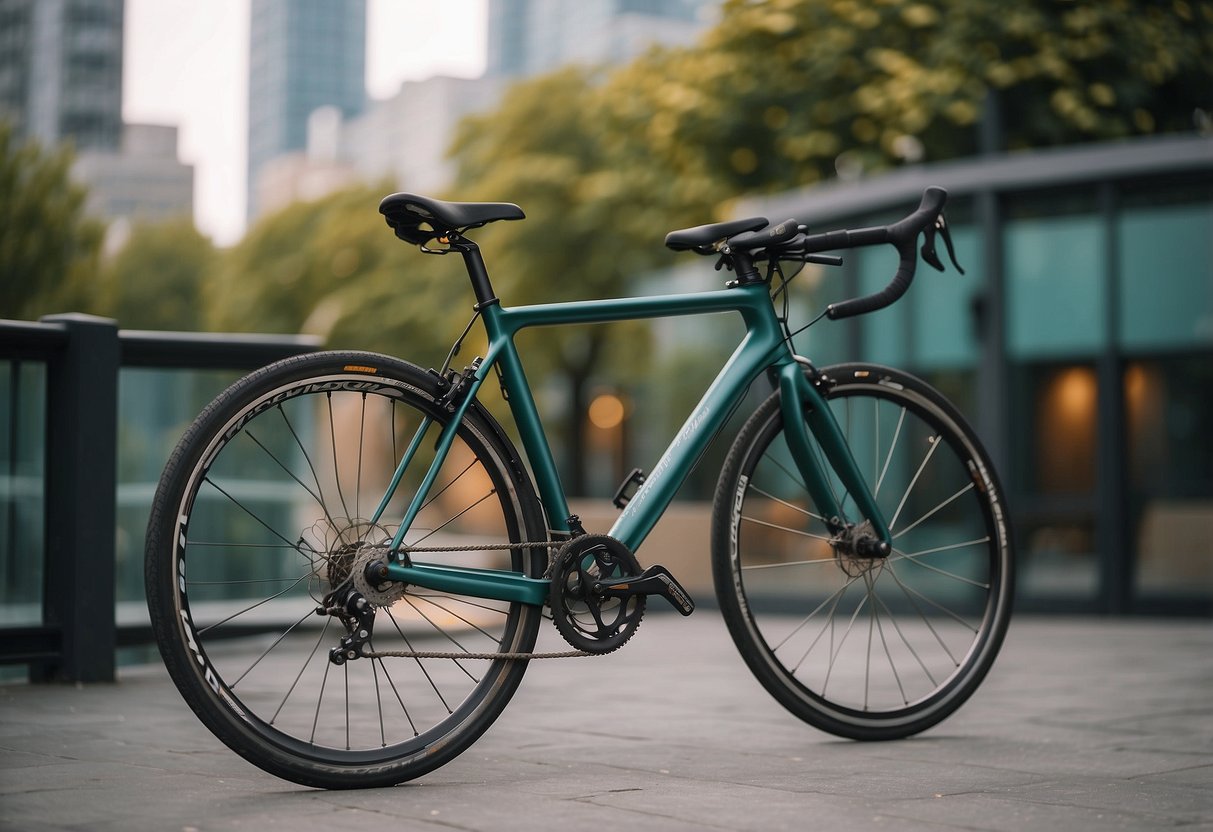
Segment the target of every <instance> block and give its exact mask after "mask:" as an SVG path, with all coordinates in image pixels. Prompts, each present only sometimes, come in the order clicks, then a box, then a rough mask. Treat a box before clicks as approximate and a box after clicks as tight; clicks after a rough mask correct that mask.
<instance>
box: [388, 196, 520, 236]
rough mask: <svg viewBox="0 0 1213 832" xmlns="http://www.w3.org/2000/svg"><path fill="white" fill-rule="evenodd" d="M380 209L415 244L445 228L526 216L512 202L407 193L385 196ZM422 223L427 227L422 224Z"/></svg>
mask: <svg viewBox="0 0 1213 832" xmlns="http://www.w3.org/2000/svg"><path fill="white" fill-rule="evenodd" d="M379 213H381V214H383V216H384V218H385V219H386V220H387V224H388V225H389V226H391V228H392V230H393V231H395V232H396V236H397V237H399V238H400V239H402V240H406V241H408V242H410V243H413V244H415V245H423V244H425V243H426V242H428V241H429V240H431V239H433V238H434V237H435V236H437V235H438V234H439V233H441V232H443V231H453V230H456V229H458V230H466V229H468V228H478V227H480V226H482V225H485V224H486V223H490V222H494V221H496V220H521V219H525V218H526V214H524V213H522V209H521V208H519V207H518V206H517V205H514V204H513V203H510V202H444V201H442V200H440V199H431V198H430V197H428V196H420V195H418V194H407V193H399V194H392V195H391V196H386V197H384V198H383V201H382V202H380V203H379ZM423 225H425V226H428V228H422V227H421V226H423Z"/></svg>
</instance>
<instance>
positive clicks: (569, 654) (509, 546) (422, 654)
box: [362, 540, 599, 661]
mask: <svg viewBox="0 0 1213 832" xmlns="http://www.w3.org/2000/svg"><path fill="white" fill-rule="evenodd" d="M564 543H565V541H562V540H545V541H538V542H536V541H531V542H525V543H482V544H480V545H479V546H406V547H405V551H406V552H409V553H412V552H470V551H486V552H487V551H509V550H513V549H536V548H544V549H557V548H559V547H561V546H563V545H564ZM376 548H380V549H386V548H388V547H387V546H377V547H376ZM554 565H555V561H554V560H552V559H551V558H549V559H548V566H547V569H546V570H545V572H544V577H545V578H551V577H552V574H551V573H552V567H553V566H554ZM594 655H599V654H596V653H587V652H586V651H584V650H566V651H564V652H561V653H456V652H454V651H442V650H383V651H379V650H375V651H371V652H365V653H363V654H362V656H363V658H367V659H485V660H488V661H492V660H493V659H505V660H506V661H530V660H531V659H573V658H581V657H583V656H594Z"/></svg>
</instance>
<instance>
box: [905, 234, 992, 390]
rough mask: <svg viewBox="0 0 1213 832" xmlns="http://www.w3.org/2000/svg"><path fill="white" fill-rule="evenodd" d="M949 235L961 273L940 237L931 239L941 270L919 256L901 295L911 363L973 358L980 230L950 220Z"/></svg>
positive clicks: (946, 365)
mask: <svg viewBox="0 0 1213 832" xmlns="http://www.w3.org/2000/svg"><path fill="white" fill-rule="evenodd" d="M952 241H953V242H954V243H955V245H956V259H957V260H958V261H959V262H960V265H961V267H962V268H964V270H965V273H964V274H963V275H962V274H960V273H959V272H957V271H956V270H955V268H953V266H952V264H951V263H950V262H949V261H948V255H947V251H945V249H944V244H943V240H941V239H940V240H937V242H936V246H935V248H936V251H937V253H938V254H939V258H940V260H941V261H942V262H943V264H944V268H945V269H946V270H945V271H944V273H943V274H940V273H939V272H937V271H935V269H933V268H931V267H930V266H928V265H926V264H925V263H923V262H921V261H920V263H919V266H918V272H917V274H916V276H915V278H914V284H913V285H912V286H911V287H910V291H909V293H908V294H907V295H906V300H907V301H908V302H909V307H910V311H911V315H912V320H913V327H914V330H913V338H914V342H913V344H914V355H913V361H914V366H915V367H916V368H920V369H923V370H925V369H927V368H930V369H955V368H963V367H972V366H973V365H975V364H976V363H977V354H978V344H977V341H976V338H975V336H976V334H977V333H976V332H975V331H974V327H973V297H974V296H975V295H976V294H977V293H978V291H979V290H980V289H981V286H982V284H983V283H984V281H985V275H983V274H982V272H981V235H980V234H979V233H978V231H977V229H976V228H974V227H973V226H953V227H952Z"/></svg>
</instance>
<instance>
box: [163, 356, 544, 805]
mask: <svg viewBox="0 0 1213 832" xmlns="http://www.w3.org/2000/svg"><path fill="white" fill-rule="evenodd" d="M334 360H335V359H334V357H333V356H332V354H322V355H317V356H314V357H307V358H301V359H298V360H295V361H292V362H291V363H290V364H289V365H284V367H283V368H282V369H281V370H269V371H265V372H261V373H258V374H256V375H253V376H249V377H247V378H246V379H244V380H242V381H240V382H237V384H236V385H235V386H234V387H232V388H231V389H230V390H229V392H228V393H226V394H225V395H226V396H227V397H228V398H227V400H228V401H229V402H230V404H231V408H234V410H232V409H230V408H229V409H227V410H222V411H218V410H214V409H212V411H211V412H214V413H224V414H227V415H224V416H223V418H222V419H220V418H219V417H218V416H211V417H208V416H204V417H203V420H202V421H200V422H199V424H200V425H201V427H199V428H197V429H195V430H194V431H193V432H192V433H191V434H190V438H189V439H187V442H192V443H193V444H192V445H189V446H188V450H187V452H185V453H183V454H179V455H178V459H180V460H182V461H180V462H177V463H174V464H176V465H177V468H176V469H173V468H171V467H170V469H169V471H168V472H167V476H169V477H171V478H172V480H171V483H170V487H172V488H177V489H179V490H178V491H176V492H175V493H177V494H181V493H182V491H181V490H180V489H181V488H182V487H184V489H185V491H184V497H174V498H172V499H174V500H177V501H180V502H178V503H177V505H173V506H171V507H169V506H167V505H166V504H165V499H164V498H163V497H160V496H158V497H157V499H158V500H159V501H160V503H159V506H158V508H157V511H158V512H159V513H158V515H157V516H158V517H162V518H164V519H163V522H162V523H161V525H160V526H159V527H157V530H156V533H155V534H149V547H153V548H154V551H149V555H148V557H149V562H153V561H155V563H157V564H158V565H159V570H160V571H159V573H158V574H157V573H155V572H154V570H153V569H152V568H151V567H149V574H153V578H154V583H155V584H156V588H155V590H154V591H155V592H156V593H157V596H158V597H159V598H160V599H162V601H161V603H162V605H164V606H165V607H166V608H167V609H166V611H165V612H166V613H168V614H165V613H157V612H155V611H154V612H153V616H154V620H153V624H154V626H155V627H156V629H157V635H158V637H160V638H161V639H162V640H163V639H172V640H175V646H174V649H175V650H177V651H178V652H181V651H184V653H183V655H184V656H185V658H186V661H185V662H184V663H179V664H181V666H182V667H186V666H188V665H189V664H191V663H192V661H193V659H192V657H193V656H203V657H205V660H206V664H205V666H204V672H205V673H206V678H205V679H199V678H195V677H196V676H197V674H196V673H194V672H193V671H192V670H190V671H189V672H176V673H174V677H175V680H176V681H178V682H179V683H180V684H181V686H182V689H183V691H185V692H186V693H187V695H189V696H192V697H194V698H205V699H207V702H206V703H204V704H203V706H202V707H203V708H204V709H205V710H206V711H208V713H204V714H202V715H203V717H204V720H210V721H214V719H220V717H218V716H217V714H216V713H215V712H217V711H224V712H225V713H226V710H225V709H226V708H228V707H229V706H230V707H231V708H232V709H236V710H238V712H239V713H241V714H242V715H243V716H244V717H245V718H246V722H245V724H247V726H248V730H247V731H241V732H240V737H239V738H238V740H237V741H236V742H237V745H238V746H239V751H240V753H241V754H244V755H245V756H247V757H248V758H249V759H250V760H251V761H253V762H254V763H258V764H264V765H266V766H267V767H269V768H271V769H274V770H276V771H277V772H279V773H281V772H282V771H284V770H285V771H287V772H291V773H288V774H287V775H286V776H288V777H298V778H301V782H311V783H315V782H316V778H317V777H319V778H321V779H322V780H323V779H324V778H328V780H327V782H328V783H330V784H334V785H337V786H351V785H360V784H364V781H365V779H366V777H367V774H366V773H367V772H379V773H380V774H378V775H377V776H379V777H381V778H382V777H390V778H395V779H397V780H404V779H409V778H410V777H412V776H416V774H417V773H419V772H420V771H421V770H422V769H428V768H430V767H432V766H433V764H434V761H436V760H437V759H439V757H438V756H437V755H439V754H441V753H442V751H441V749H442V748H444V747H445V748H448V749H449V748H451V747H453V746H452V744H459V743H463V742H465V741H466V738H467V737H468V736H470V734H471V732H474V731H480V730H483V728H484V727H485V725H486V724H487V722H486V720H491V719H493V718H494V717H495V715H496V714H497V713H499V712H500V709H501V707H502V706H503V705H504V702H505V700H506V699H507V698H508V697H509V696H510V695H511V694H512V692H513V690H514V689H515V688H516V686H517V684H516V683H517V679H518V676H519V674H521V673H522V672H523V670H524V669H525V665H524V664H522V663H518V662H505V661H497V662H492V663H491V664H488V665H481V664H479V663H478V662H471V661H469V660H467V659H465V658H451V659H446V660H441V661H439V660H431V661H427V660H424V659H422V658H420V657H419V656H412V657H410V658H411V659H412V661H411V662H408V663H397V664H395V665H394V666H392V667H389V666H388V665H390V664H392V663H391V662H388V661H387V660H386V657H385V656H381V655H375V656H367V657H363V659H364V660H363V661H356V660H351V661H346V662H344V663H342V664H341V665H336V664H334V663H333V662H331V661H330V660H329V654H330V652H331V648H334V647H337V646H338V644H339V642H340V638H341V637H344V636H346V635H347V627H348V626H349V625H350V624H351V623H352V620H351V619H349V618H348V617H347V616H346V615H345V614H344V613H340V612H338V611H337V610H335V609H334V610H332V611H331V612H329V613H328V614H327V615H325V616H323V617H324V621H323V622H319V621H316V622H314V623H315V626H314V627H313V626H312V623H311V622H312V619H313V615H314V613H315V611H316V609H317V606H318V604H321V603H323V604H324V605H325V606H326V607H339V606H344V605H347V604H349V603H350V601H351V600H356V599H355V598H353V596H352V595H350V594H349V592H348V591H347V590H349V587H350V583H349V582H350V577H349V576H350V575H351V573H352V570H353V569H354V568H355V565H356V564H357V563H358V562H359V560H358V559H359V558H360V557H363V558H364V557H365V556H367V554H368V552H369V553H373V554H378V553H377V552H372V548H371V547H375V546H379V545H381V544H382V543H383V542H384V541H383V536H384V534H385V533H387V534H391V533H392V532H393V531H396V529H392V530H391V531H388V529H389V528H390V527H388V526H385V525H383V524H382V523H380V522H378V520H377V522H376V524H375V525H374V526H371V525H370V524H369V522H367V521H365V520H362V519H361V518H362V517H363V514H364V512H365V511H367V510H368V509H367V506H365V505H364V503H363V501H364V499H365V500H367V501H370V500H373V499H381V497H380V495H383V494H386V493H388V488H389V487H390V486H391V485H392V480H393V479H394V478H395V475H396V468H397V466H398V465H399V460H398V459H396V456H397V454H400V453H402V452H403V453H407V451H405V450H404V447H405V444H406V443H408V440H409V435H410V433H408V432H406V431H409V425H413V427H414V428H415V427H416V425H417V424H418V422H419V421H420V423H422V424H430V423H434V422H437V423H438V424H439V425H440V426H441V427H449V426H451V414H449V412H447V411H442V410H441V408H438V407H437V406H436V403H435V401H434V400H433V398H432V397H431V396H430V395H429V394H427V393H426V392H424V391H426V390H427V389H429V388H430V387H431V386H432V382H431V381H430V380H429V378H428V377H427V376H426V374H425V373H423V372H421V371H414V370H412V369H408V368H405V369H399V368H396V367H393V366H392V365H389V364H385V365H383V366H381V367H379V368H378V369H377V370H376V375H375V377H374V379H373V380H372V379H369V378H368V379H365V383H363V381H364V375H365V371H364V370H363V369H362V366H363V365H362V364H361V363H360V360H359V359H353V361H352V362H351V363H352V364H354V365H355V366H354V367H351V366H348V365H346V366H339V367H338V368H337V369H334V368H333V364H334ZM342 360H343V359H340V358H338V359H336V361H337V362H340V361H342ZM344 360H345V361H351V359H349V358H346V359H344ZM307 362H313V366H315V367H316V370H315V372H314V373H312V374H311V375H308V367H307ZM355 372H356V373H358V375H357V376H356V378H357V379H358V382H359V383H357V384H349V383H347V382H348V380H349V378H350V374H351V373H355ZM232 412H235V413H236V414H237V415H236V416H235V417H234V418H233V417H232V416H231V415H230V414H231V413H232ZM208 418H209V419H210V421H209V422H208V421H206V419H208ZM463 419H464V424H460V425H457V426H455V427H456V432H455V436H456V446H455V447H453V448H452V455H451V457H450V460H451V461H450V462H449V463H448V464H446V465H444V466H443V468H442V471H441V472H440V476H439V477H438V478H437V481H436V482H435V483H434V487H433V488H432V489H431V490H430V493H429V494H428V495H427V497H426V499H425V500H424V501H423V502H422V504H421V509H422V510H424V511H425V512H426V514H424V515H422V519H421V522H420V523H419V524H418V526H419V527H418V528H416V529H415V530H414V531H413V532H412V533H411V536H412V537H414V538H419V539H418V540H416V541H414V542H415V543H419V544H420V545H426V544H425V543H423V542H422V541H433V540H435V539H443V538H446V537H450V538H451V542H454V543H460V542H461V541H466V543H465V544H464V545H466V546H467V551H468V552H469V553H471V554H473V555H478V554H479V553H478V552H476V551H475V550H476V549H477V548H478V544H479V543H481V542H482V541H483V542H484V543H489V542H498V541H506V540H512V541H518V540H538V539H541V536H542V534H543V532H542V526H541V522H542V521H541V519H540V518H541V517H542V509H541V507H540V506H539V504H538V503H537V501H535V500H534V498H532V497H529V496H528V495H529V494H530V493H531V491H530V489H529V488H527V487H526V483H525V481H524V480H523V479H522V477H523V476H525V475H524V474H520V473H519V472H518V471H515V470H514V469H513V468H511V467H510V466H509V465H508V464H507V463H506V462H504V461H506V460H509V459H511V458H512V457H513V451H512V449H511V448H510V447H509V444H508V442H507V441H505V440H504V439H503V438H501V437H500V436H499V434H498V433H496V432H495V430H494V429H493V428H492V426H491V425H490V424H488V423H487V422H485V420H484V418H483V416H482V415H481V414H479V413H478V412H476V411H470V412H468V413H466V414H465V415H464V417H463ZM385 420H386V422H387V424H384V421H385ZM398 422H399V424H398ZM389 454H390V456H389ZM189 460H192V461H189ZM456 460H458V462H455V461H456ZM164 491H165V489H164V488H162V489H161V492H164ZM382 502H383V503H384V504H385V505H386V502H387V500H386V499H382ZM178 505H185V506H187V507H188V509H187V510H186V511H178V510H177V506H178ZM390 514H391V512H390V511H389V512H388V515H390ZM385 519H390V518H388V517H387V515H385ZM422 525H424V526H425V528H420V526H422ZM187 526H188V528H187ZM191 531H192V532H195V536H197V537H199V539H198V540H192V539H190V534H189V532H191ZM203 538H205V539H203ZM153 539H157V540H158V542H155V543H154V544H153V542H152V541H153ZM179 540H183V541H184V542H185V550H184V552H183V553H182V555H181V557H180V558H177V557H176V556H175V553H176V550H177V546H178V541H179ZM532 556H533V553H531V552H524V553H522V554H521V555H518V554H515V555H513V556H512V560H509V561H508V563H509V565H507V566H505V567H504V568H506V569H513V570H515V571H518V572H522V571H523V564H524V563H525V564H530V562H531V561H530V558H531V557H532ZM455 557H456V558H458V557H462V555H456V556H455ZM179 563H180V564H181V567H180V569H178V564H179ZM528 574H529V570H528ZM186 576H188V579H187V577H186ZM149 591H152V587H151V586H150V585H149ZM186 592H189V593H192V596H189V597H191V600H193V601H194V609H193V611H192V614H191V615H190V620H191V621H193V620H194V619H195V618H197V617H198V616H199V615H200V616H201V620H200V621H198V623H196V624H191V627H192V628H196V629H189V630H184V629H183V628H182V627H181V626H180V620H181V615H182V613H187V612H189V611H188V610H187V609H186V607H185V599H186V598H187V595H186ZM322 594H323V597H322ZM204 608H205V609H204ZM208 610H209V611H208ZM376 617H377V618H378V620H379V623H380V627H379V628H378V632H377V633H376V634H375V635H374V636H373V638H372V637H371V636H370V635H369V634H368V636H367V637H366V639H367V640H366V648H367V650H368V651H369V652H372V653H377V652H379V651H383V652H385V653H389V654H390V653H393V652H396V651H403V650H407V651H408V652H413V653H416V652H419V650H418V649H417V648H421V649H422V650H428V649H430V645H427V644H426V643H425V642H426V641H429V642H430V643H431V644H433V643H436V642H437V641H438V640H441V641H442V645H450V651H451V654H452V656H463V655H465V654H468V653H470V652H472V651H473V648H483V650H487V651H492V652H500V651H503V650H506V649H510V646H511V645H514V646H515V647H514V649H525V646H526V645H529V644H532V643H533V642H534V639H535V637H536V635H537V628H538V627H539V626H540V625H541V623H542V618H541V615H540V613H539V611H538V610H536V609H534V608H531V607H528V606H526V605H523V604H520V603H511V602H498V601H492V600H486V599H482V598H478V597H466V596H461V595H458V594H454V593H445V592H434V591H422V592H421V593H420V594H418V595H412V596H410V597H409V598H408V600H407V602H406V601H401V603H399V604H397V605H396V606H395V607H394V608H386V607H381V608H379V609H377V610H376ZM321 623H323V626H320V624H321ZM246 631H247V632H248V633H249V634H250V637H249V638H244V633H245V632H246ZM232 636H241V638H240V639H235V638H231V637H232ZM483 650H477V651H476V652H483ZM368 662H369V664H370V667H369V668H367V667H364V666H363V665H365V664H367V663H368ZM486 668H487V669H486ZM210 686H217V689H218V690H219V691H221V693H222V695H223V696H224V697H227V698H229V702H228V703H227V704H220V703H211V701H210V697H209V695H208V694H207V693H206V690H207V689H209V687H210ZM393 701H395V702H396V705H392V704H391V703H392V702H393ZM397 707H399V709H400V710H399V711H397V710H395V708H397ZM200 713H201V712H200ZM457 715H463V716H459V718H456V716H457ZM469 715H470V716H471V718H466V717H467V716H469ZM421 738H425V742H424V743H422V742H421ZM324 771H327V772H328V774H324V775H320V774H316V772H324Z"/></svg>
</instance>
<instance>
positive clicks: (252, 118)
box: [247, 0, 366, 219]
mask: <svg viewBox="0 0 1213 832" xmlns="http://www.w3.org/2000/svg"><path fill="white" fill-rule="evenodd" d="M365 76H366V0H253V2H252V18H251V25H250V28H249V144H248V200H249V201H248V211H247V214H248V217H249V219H252V218H254V217H256V216H257V214H258V206H257V204H256V200H255V198H254V194H255V193H256V183H257V175H258V173H259V172H260V171H261V168H262V167H263V166H264V165H265V163H266V162H268V161H269V160H271V159H273V158H274V157H275V156H278V155H281V154H283V153H288V152H291V151H296V150H302V149H303V148H304V147H305V146H306V145H307V124H308V117H309V116H310V115H311V114H312V111H314V110H315V109H317V108H318V107H324V106H331V107H336V108H337V109H339V110H340V111H341V114H342V116H343V117H344V118H349V117H351V116H354V115H357V114H358V113H360V112H362V110H363V108H364V107H365V106H366V80H365Z"/></svg>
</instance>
